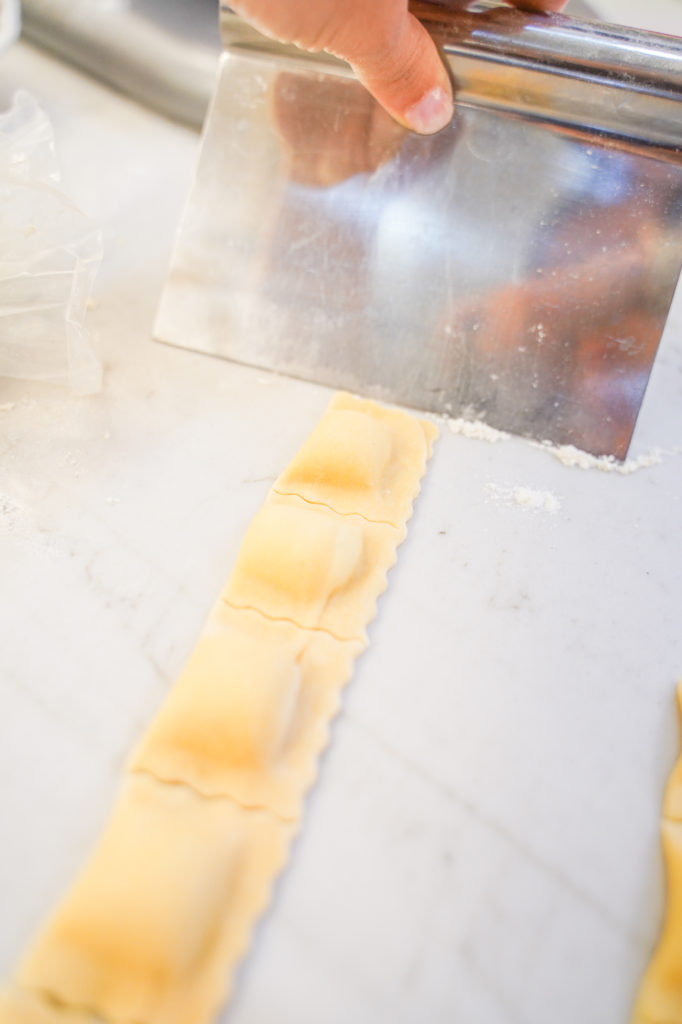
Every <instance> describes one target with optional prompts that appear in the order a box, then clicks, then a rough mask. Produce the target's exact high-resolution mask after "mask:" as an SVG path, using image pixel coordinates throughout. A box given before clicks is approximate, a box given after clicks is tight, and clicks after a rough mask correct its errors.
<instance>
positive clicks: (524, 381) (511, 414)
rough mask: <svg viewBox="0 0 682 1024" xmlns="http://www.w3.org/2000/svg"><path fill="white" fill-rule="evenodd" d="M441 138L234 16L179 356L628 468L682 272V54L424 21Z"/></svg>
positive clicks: (191, 240) (680, 49) (665, 43)
mask: <svg viewBox="0 0 682 1024" xmlns="http://www.w3.org/2000/svg"><path fill="white" fill-rule="evenodd" d="M419 13H420V15H421V16H422V17H423V18H424V20H425V21H426V22H427V23H428V25H429V27H430V29H431V31H432V32H433V34H434V36H435V38H436V39H437V41H438V42H439V44H440V45H441V47H442V49H443V52H444V54H445V55H446V58H447V60H448V62H449V64H450V67H451V69H452V73H453V76H454V81H455V85H456V87H457V96H458V102H457V112H456V116H455V119H454V121H453V123H452V124H451V125H450V127H449V128H448V129H447V130H445V131H444V132H442V133H440V134H439V135H438V136H435V137H432V138H421V137H416V136H414V135H411V134H409V133H406V132H405V131H403V129H401V128H400V127H398V126H397V125H395V124H394V123H393V122H392V121H391V120H390V119H389V118H388V117H387V116H386V115H385V114H384V113H383V111H382V110H380V109H379V108H378V106H377V105H376V104H375V103H374V102H373V101H372V100H371V99H370V98H369V96H368V95H367V93H366V92H365V91H364V90H363V89H362V87H361V86H360V85H358V84H357V83H356V82H355V81H354V80H353V79H352V77H351V76H350V74H349V70H348V69H347V68H346V67H345V66H344V65H342V64H340V63H339V62H335V61H332V60H331V58H330V59H327V58H324V57H320V56H319V55H318V56H315V57H313V56H308V57H306V58H300V59H299V58H295V57H293V56H292V54H291V53H290V52H289V51H286V50H283V49H282V48H281V47H279V46H278V45H277V44H274V43H271V42H270V41H264V40H263V37H260V36H258V35H257V34H255V33H254V32H253V31H252V30H251V29H248V27H246V26H244V25H243V24H241V23H239V22H238V21H236V20H233V16H230V15H229V14H228V13H225V15H224V25H225V30H226V31H227V33H228V36H229V43H230V51H229V52H228V53H226V54H225V55H224V56H223V58H222V66H221V72H220V77H219V84H218V88H217V92H216V94H215V97H214V100H213V104H212V107H211V110H210V113H209V117H208V120H207V124H206V129H205V133H204V137H203V142H202V147H201V154H200V158H199V163H198V167H197V172H196V179H195V182H194V185H193V188H192V192H191V196H190V199H189V203H188V206H187V209H186V212H185V215H184V218H183V221H182V224H181V228H180V232H179V236H178V240H177V244H176V248H175V251H174V254H173V259H172V265H171V269H170V273H169V277H168V281H167V284H166V287H165V289H164V292H163V296H162V299H161V305H160V309H159V314H158V319H157V323H156V329H155V335H156V337H157V338H159V339H161V340H163V341H167V342H171V343H173V344H177V345H182V346H185V347H189V348H194V349H199V350H201V351H204V352H209V353H212V354H214V355H219V356H225V357H227V358H230V359H235V360H238V361H240V362H245V363H250V364H253V365H256V366H260V367H266V368H269V369H274V370H277V371H279V372H283V373H287V374H291V375H293V376H297V377H303V378H306V379H310V380H314V381H319V382H322V383H325V384H330V385H334V386H342V387H345V388H348V389H350V390H352V391H356V392H360V393H362V394H368V395H373V396H376V397H380V398H384V399H388V400H392V401H395V402H399V403H403V404H405V405H409V406H414V407H416V408H420V409H424V410H432V411H435V412H445V413H448V414H451V415H465V416H468V417H471V418H480V419H484V420H485V421H487V422H488V423H490V424H491V425H494V426H497V427H501V428H504V429H506V430H510V431H512V432H514V433H517V434H521V435H525V436H530V437H534V438H538V439H543V440H544V439H547V440H550V441H553V442H557V443H571V444H575V445H577V446H578V447H580V448H583V449H586V450H588V451H591V452H594V453H596V454H603V453H608V454H614V455H616V456H617V457H619V458H622V457H624V456H625V455H626V453H627V449H628V445H629V442H630V438H631V435H632V432H633V429H634V425H635V421H636V417H637V413H638V410H639V407H640V404H641V401H642V398H643V395H644V391H645V388H646V384H647V380H648V377H649V373H650V370H651V366H652V363H653V359H654V356H655V353H656V349H657V346H658V343H659V340H660V336H661V333H662V330H663V327H664V324H665V320H666V316H667V312H668V309H669V305H670V302H671V299H672V295H673V291H674V288H675V285H676V282H677V279H678V276H679V271H680V266H681V265H682V152H681V150H682V116H681V115H682V42H681V41H680V40H676V39H673V38H672V37H662V36H653V35H650V34H645V33H639V32H634V31H630V30H626V29H618V28H615V27H613V26H597V25H593V24H591V23H588V22H577V21H573V20H570V19H568V18H565V17H561V16H552V17H542V16H532V15H526V14H521V13H520V12H518V11H513V10H511V9H509V8H504V9H502V8H498V7H495V6H494V5H492V4H479V5H478V8H477V10H476V11H467V10H460V11H458V12H456V13H455V14H453V13H452V12H450V11H448V10H445V9H443V8H442V7H434V6H431V5H421V6H420V8H419Z"/></svg>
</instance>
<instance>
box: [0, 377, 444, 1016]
mask: <svg viewBox="0 0 682 1024" xmlns="http://www.w3.org/2000/svg"><path fill="white" fill-rule="evenodd" d="M434 436H435V428H433V427H432V426H431V424H428V423H425V422H420V421H418V420H415V419H413V418H412V417H410V416H408V415H407V414H406V413H401V412H397V411H389V410H384V409H380V408H379V407H378V406H376V405H374V404H373V403H371V402H364V401H360V400H358V399H354V398H351V396H349V395H339V396H337V397H336V398H335V399H334V400H333V402H332V403H331V406H330V408H329V410H328V412H327V413H326V414H325V416H324V417H323V419H322V421H321V424H320V425H319V427H318V429H317V431H316V432H315V433H314V434H313V436H312V438H311V439H310V441H309V442H308V444H307V445H304V446H303V448H302V449H301V451H300V452H299V454H298V456H297V457H296V458H295V460H294V462H293V463H292V465H291V467H290V468H289V470H288V471H286V472H285V473H284V474H283V475H282V477H280V480H279V481H278V485H279V490H278V488H277V486H276V487H275V488H274V489H273V490H272V491H271V493H270V495H269V496H268V498H267V500H266V502H265V505H264V507H263V509H262V510H261V511H260V512H259V513H258V515H257V516H256V517H255V519H254V520H253V522H252V524H251V526H250V527H249V529H248V530H247V532H246V535H245V537H244V541H243V543H242V545H241V548H240V550H239V553H238V556H237V560H236V564H235V567H234V570H233V573H232V575H231V577H230V580H229V581H228V583H227V585H226V587H225V589H224V590H223V592H222V594H221V595H220V599H219V600H218V602H217V604H216V605H215V606H214V608H213V611H212V612H211V615H210V617H209V620H208V622H207V624H206V626H205V628H204V630H203V632H202V634H201V636H200V638H199V641H198V643H197V646H196V648H195V650H194V652H193V654H192V655H191V657H190V658H189V661H188V662H187V665H186V667H185V669H184V671H183V673H182V675H181V676H180V679H179V680H178V682H177V684H176V685H175V687H174V688H173V690H172V691H171V694H170V695H169V697H168V699H167V701H166V703H165V705H164V706H163V708H162V709H161V711H160V713H159V715H158V716H157V718H156V720H155V721H154V722H153V723H152V725H151V727H150V729H149V730H148V732H147V733H146V735H145V736H144V737H143V739H142V741H141V743H140V744H139V746H138V748H137V749H136V751H135V752H134V754H133V756H132V758H131V760H130V764H129V773H128V775H127V776H126V780H125V782H124V785H123V789H122V792H121V795H120V797H119V799H118V801H117V803H116V805H115V808H114V811H113V814H112V816H111V819H110V821H109V824H108V825H107V827H106V829H105V831H104V834H103V836H102V838H101V839H100V841H99V844H98V845H97V847H96V848H95V850H94V852H93V854H92V856H91V858H90V860H89V861H88V863H87V864H86V866H85V868H84V869H83V871H82V872H81V874H80V875H79V877H78V878H77V879H76V881H75V883H74V885H73V886H72V888H71V890H70V891H69V892H68V893H67V895H66V898H65V899H64V900H63V902H62V903H61V905H60V906H59V907H58V908H57V910H56V912H55V913H54V914H53V916H52V918H51V919H49V920H48V922H47V925H46V926H45V928H44V929H43V931H42V933H41V934H40V935H39V936H38V939H37V941H36V942H35V944H34V946H33V947H32V948H31V949H30V950H29V952H28V954H27V956H26V957H25V958H24V960H23V962H22V963H21V965H20V968H19V972H18V976H17V978H18V982H19V986H20V987H19V988H16V987H15V988H12V989H8V990H7V992H6V993H5V996H4V997H2V998H0V1024H9V1022H10V1021H11V1024H96V1022H95V1020H94V1019H92V1015H93V1014H94V1015H95V1016H96V1017H97V1019H99V1016H101V1017H102V1018H104V1020H105V1021H106V1022H107V1024H207V1022H208V1021H209V1020H210V1019H211V1018H212V1016H213V1014H214V1013H215V1012H216V1010H217V1008H218V1007H219V1005H220V1004H221V1002H222V1001H223V1000H224V999H225V997H226V995H227V992H228V990H229V979H230V976H231V973H232V971H233V969H234V967H235V964H236V962H237V961H238V959H239V958H240V956H241V955H242V954H243V952H244V950H245V948H246V946H247V943H248V938H249V933H250V930H251V927H252V925H253V922H254V920H255V918H256V917H257V915H258V914H259V913H260V912H261V911H262V909H263V908H264V906H265V904H266V902H267V898H268V893H269V891H270V887H271V885H272V881H273V879H274V877H275V876H276V874H277V873H278V871H279V870H280V868H281V867H282V865H283V863H284V860H285V857H286V854H287V849H288V846H289V843H290V840H291V837H292V834H293V830H294V827H295V825H294V822H296V821H297V820H298V818H299V816H300V813H301V808H302V801H303V798H304V796H305V793H306V791H307V789H308V788H309V786H310V785H311V783H312V781H313V779H314V777H315V771H316V761H317V757H318V755H319V753H320V752H321V750H322V749H323V747H324V745H325V743H326V742H327V736H328V728H329V722H330V719H331V718H332V716H333V715H334V714H335V712H336V711H337V709H338V706H339V701H340V692H341V689H342V687H343V685H344V684H345V683H346V682H347V681H348V679H349V678H350V674H351V671H352V664H353V661H354V659H355V658H356V657H357V655H358V654H359V652H360V651H361V650H362V649H363V647H364V645H365V630H366V627H367V624H368V623H369V621H370V620H371V619H372V617H373V616H374V613H375V607H376V600H377V598H378V596H379V595H380V593H381V592H382V591H383V590H384V588H385V586H386V572H387V570H388V569H389V568H390V567H391V565H392V564H393V562H394V561H395V555H396V548H397V546H398V544H399V543H400V542H401V540H402V539H403V537H404V535H405V521H406V519H407V518H408V516H409V515H410V513H411V509H412V501H413V500H414V497H415V496H416V494H417V493H418V490H419V481H420V478H421V476H422V474H423V472H424V469H425V465H426V460H427V459H428V457H429V454H430V450H431V442H432V440H433V437H434ZM280 491H282V492H286V493H280ZM2 999H4V1002H3V1001H2ZM3 1014H4V1016H3Z"/></svg>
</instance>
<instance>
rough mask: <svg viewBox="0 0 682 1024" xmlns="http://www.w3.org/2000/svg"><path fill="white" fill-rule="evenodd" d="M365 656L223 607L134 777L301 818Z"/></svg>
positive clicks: (320, 636) (139, 755)
mask: <svg viewBox="0 0 682 1024" xmlns="http://www.w3.org/2000/svg"><path fill="white" fill-rule="evenodd" d="M361 650H362V645H361V644H360V643H358V642H343V643H342V642H340V641H338V640H335V639H334V638H333V637H330V636H328V635H327V634H326V633H322V632H317V631H313V630H309V631H304V630H301V629H298V628H297V627H296V626H294V625H292V624H291V623H289V622H274V621H271V620H269V619H266V618H264V617H263V616H262V615H260V614H259V613H258V612H254V611H250V610H242V609H235V608H231V607H229V606H228V605H226V604H223V603H222V602H219V603H218V605H216V607H215V608H214V610H213V612H212V613H211V616H210V618H209V620H208V623H207V624H206V627H205V629H204V631H203V633H202V634H201V636H200V637H199V642H198V644H197V646H196V648H195V650H194V652H193V653H192V655H191V657H190V659H189V661H188V662H187V665H186V666H185V669H184V671H183V672H182V675H181V676H180V678H179V679H178V681H177V683H176V684H175V686H174V687H173V689H172V690H171V693H170V695H169V697H168V699H167V700H166V702H165V704H164V705H163V707H162V708H161V710H160V712H159V714H158V715H157V717H156V719H155V721H154V722H153V723H152V726H151V728H150V729H149V730H148V732H147V733H146V735H145V736H144V737H143V739H142V742H141V743H140V745H139V747H138V749H137V750H136V752H135V754H134V755H133V758H132V762H131V767H132V768H133V769H137V770H143V771H147V772H150V773H151V774H152V775H154V776H156V777H157V778H158V779H162V780H165V781H168V782H175V781H182V782H185V783H187V784H188V785H190V786H193V787H194V788H195V789H196V790H198V791H199V792H200V793H204V794H206V795H207V796H230V797H232V798H233V799H234V800H236V801H238V803H240V804H243V805H245V806H247V807H267V808H269V809H270V810H272V811H273V812H275V813H276V814H278V815H280V816H281V817H283V818H288V819H295V818H297V817H298V816H299V815H300V812H301V803H302V800H303V795H304V793H305V791H306V790H307V789H308V787H309V786H310V784H311V783H312V781H313V779H314V777H315V771H316V762H317V758H318V756H319V754H320V753H321V751H322V749H323V748H324V746H325V744H326V741H327V734H328V723H329V720H330V719H331V717H332V716H333V715H334V713H335V712H336V710H337V709H338V704H339V699H340V698H339V693H340V690H341V688H342V686H343V685H344V684H345V683H346V682H347V681H348V680H349V678H350V676H351V673H352V668H353V660H354V659H355V658H356V657H357V655H358V654H359V653H360V651H361Z"/></svg>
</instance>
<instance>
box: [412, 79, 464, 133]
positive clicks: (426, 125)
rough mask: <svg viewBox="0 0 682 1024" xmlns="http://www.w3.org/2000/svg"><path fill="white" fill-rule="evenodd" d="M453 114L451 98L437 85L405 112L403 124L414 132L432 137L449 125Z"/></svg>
mask: <svg viewBox="0 0 682 1024" xmlns="http://www.w3.org/2000/svg"><path fill="white" fill-rule="evenodd" d="M453 113H454V105H453V102H452V96H450V95H448V93H447V92H446V91H445V89H441V87H440V86H439V85H437V86H435V88H433V89H429V91H428V92H425V93H424V95H423V96H422V98H421V99H420V100H419V101H418V102H417V103H415V104H414V105H413V106H411V107H410V108H409V109H408V110H406V111H405V122H406V124H407V126H408V128H411V129H412V131H414V132H419V133H420V134H421V135H433V133H434V132H439V131H440V130H441V128H445V126H446V124H449V123H450V121H451V120H452V115H453Z"/></svg>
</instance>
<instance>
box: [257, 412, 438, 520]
mask: <svg viewBox="0 0 682 1024" xmlns="http://www.w3.org/2000/svg"><path fill="white" fill-rule="evenodd" d="M437 434H438V431H437V429H436V427H435V426H434V425H433V424H432V423H429V422H428V421H427V420H418V419H415V418H414V417H411V416H406V415H405V413H403V412H399V411H397V410H395V409H384V408H382V407H381V406H379V405H375V403H374V402H368V401H364V400H362V399H358V398H353V396H352V395H348V394H345V393H343V392H342V393H340V394H338V395H336V396H335V397H334V398H333V399H332V401H331V403H330V405H329V408H328V410H327V412H326V413H325V415H324V416H323V418H322V419H321V420H320V422H319V424H318V425H317V427H316V428H315V430H314V431H313V432H312V434H311V435H310V437H309V438H308V440H307V441H306V442H305V444H304V445H303V447H302V448H301V449H300V451H299V452H298V454H297V455H296V456H295V457H294V459H293V461H292V462H291V463H290V465H289V466H288V467H287V469H285V470H284V472H283V473H282V475H281V476H280V477H279V479H278V480H276V481H275V484H274V487H273V490H274V491H276V492H277V493H280V494H298V495H300V496H301V497H302V498H305V499H306V500H307V501H312V502H320V503H321V504H325V505H328V506H330V507H331V508H333V509H335V510H336V511H337V512H340V513H341V514H343V515H350V514H356V515H361V516H364V517H365V518H366V519H370V520H372V521H373V522H385V523H391V524H392V525H393V526H395V527H398V528H399V529H402V527H403V526H404V525H405V523H406V521H407V520H408V519H409V517H410V514H411V512H412V503H413V501H414V499H415V498H416V497H417V495H418V493H419V486H420V485H419V481H420V478H421V476H422V475H423V472H424V470H425V468H426V462H427V460H428V458H429V456H430V454H431V447H432V445H433V442H434V440H435V438H436V437H437Z"/></svg>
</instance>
